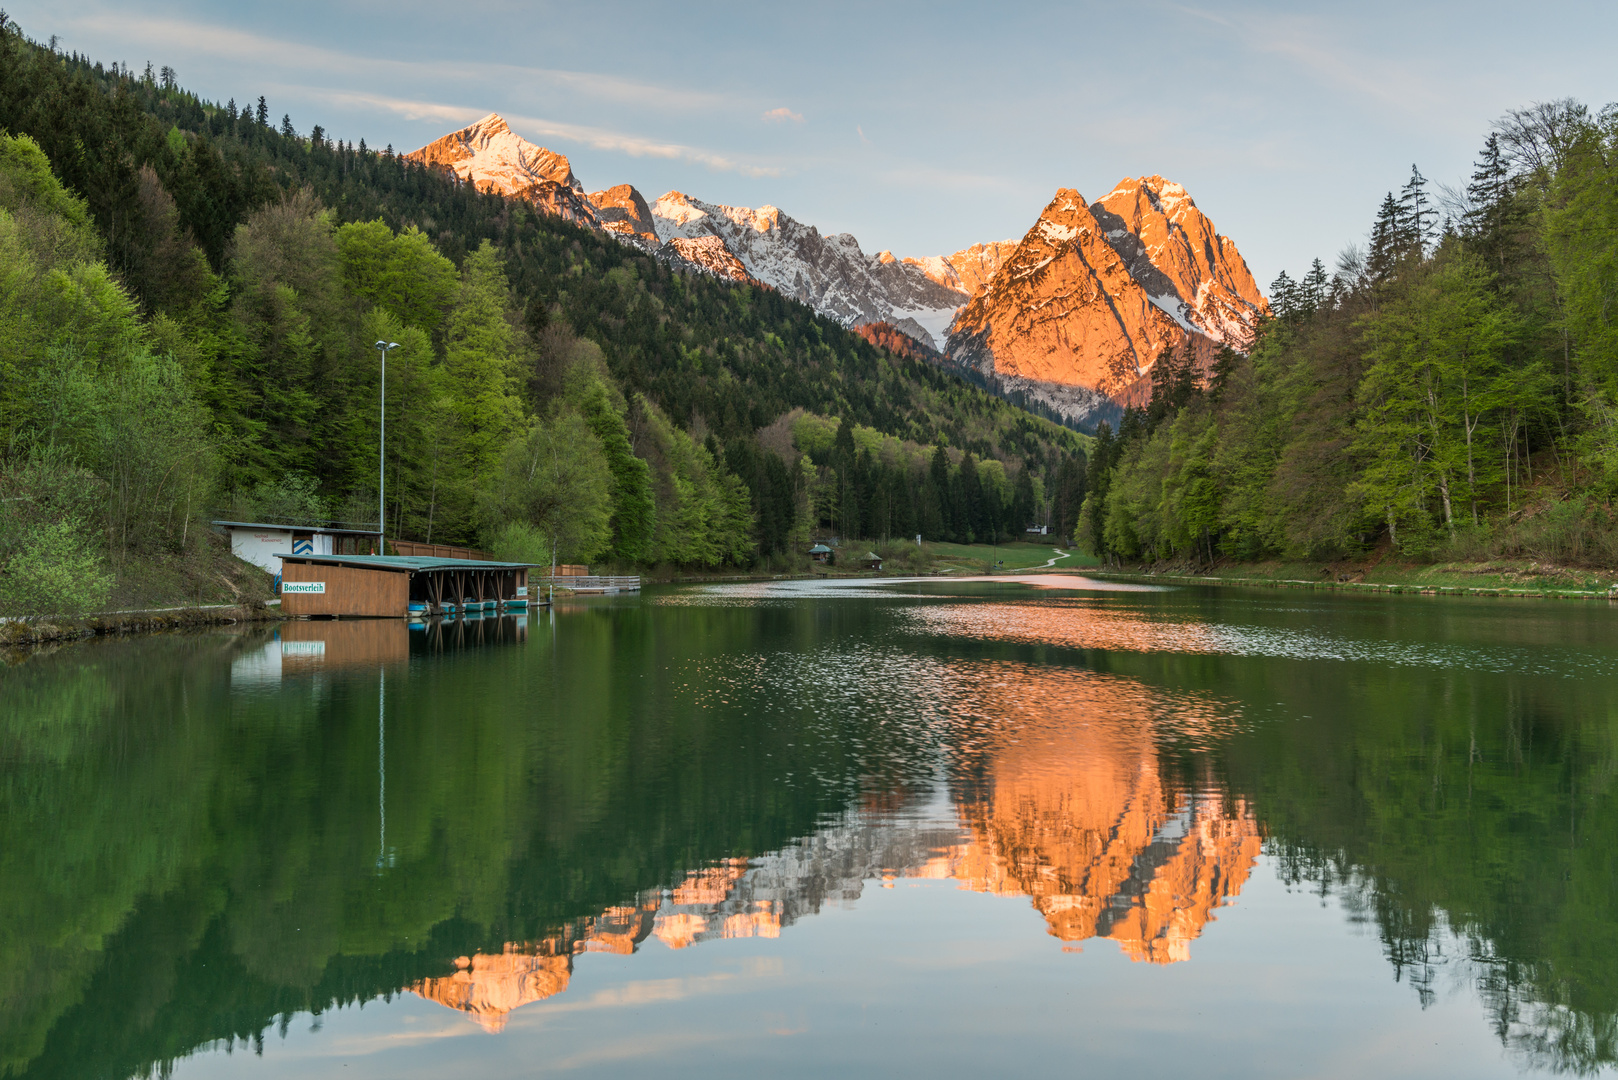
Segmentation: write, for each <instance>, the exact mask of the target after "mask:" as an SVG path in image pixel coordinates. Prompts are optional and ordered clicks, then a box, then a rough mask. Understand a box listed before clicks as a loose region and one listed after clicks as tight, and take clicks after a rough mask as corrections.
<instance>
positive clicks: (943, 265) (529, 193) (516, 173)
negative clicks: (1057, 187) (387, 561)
mask: <svg viewBox="0 0 1618 1080" xmlns="http://www.w3.org/2000/svg"><path fill="white" fill-rule="evenodd" d="M405 156H406V157H407V158H409V159H410V160H413V161H419V162H421V163H422V164H424V165H427V166H429V167H432V168H437V169H441V170H443V171H446V172H449V173H452V174H453V175H454V176H456V177H457V178H458V179H460V180H462V181H465V182H467V183H470V184H473V185H475V186H476V187H477V188H478V189H479V190H480V191H493V192H498V193H500V194H502V195H507V196H511V197H513V198H521V199H526V200H528V201H529V202H531V203H533V204H534V205H535V206H537V207H539V208H540V209H542V210H544V211H547V212H549V213H552V214H556V215H558V216H560V217H562V218H564V219H566V220H568V221H572V222H575V223H577V224H580V225H584V226H587V227H589V228H595V229H602V230H604V231H607V232H611V233H613V234H615V235H616V236H617V237H618V238H619V239H621V240H623V241H625V242H626V243H633V244H635V245H637V246H639V247H642V248H644V249H646V250H647V251H651V252H655V253H656V254H658V255H660V256H661V257H664V258H668V259H673V260H680V261H682V262H684V263H687V264H690V265H691V266H693V267H696V268H699V269H701V270H703V271H705V272H708V273H712V274H717V275H718V276H720V277H726V278H732V279H735V280H737V281H752V282H755V283H758V284H762V285H768V286H769V287H771V288H773V289H777V290H779V291H780V292H782V293H783V294H785V295H787V296H790V297H792V298H793V299H795V300H801V301H802V302H804V303H805V304H808V305H809V306H810V307H812V308H814V309H815V310H816V311H818V312H820V313H821V314H823V315H827V316H830V317H832V318H834V319H837V320H839V321H840V322H842V323H844V324H845V325H849V326H856V325H859V324H862V323H870V322H888V323H892V324H893V325H895V326H897V327H898V328H900V329H901V330H903V331H905V332H906V333H908V334H910V335H911V336H913V337H915V338H916V339H917V340H919V341H921V342H923V343H924V344H926V345H928V346H929V347H931V348H934V349H941V348H942V347H943V345H944V343H945V340H946V339H947V336H948V332H949V324H950V320H952V319H953V318H954V317H955V313H956V312H957V311H959V310H960V308H961V305H963V304H965V303H966V301H967V300H968V299H969V298H970V296H971V293H972V290H973V288H975V287H976V286H977V285H978V284H979V283H981V282H982V281H984V280H986V279H987V278H988V277H989V276H990V275H992V274H993V273H994V270H995V268H996V267H997V266H998V265H999V260H1000V259H1001V258H1003V257H1004V256H1005V255H1006V254H1009V253H1010V252H1011V250H1012V249H1013V247H1014V246H1015V245H1014V244H1012V243H1010V242H1009V241H1007V242H1002V243H995V244H974V245H973V246H972V247H970V248H967V249H965V250H963V251H959V252H956V253H955V254H954V255H946V256H934V257H930V258H925V259H897V258H895V257H894V256H893V255H892V253H890V252H886V251H883V252H878V253H877V254H876V255H867V254H865V252H863V251H862V250H861V249H860V246H859V241H857V240H856V239H855V238H854V237H852V236H850V235H849V234H847V233H841V234H839V235H835V236H823V235H822V234H821V233H820V231H819V230H818V229H816V228H815V227H814V226H812V225H804V224H802V223H801V222H798V221H796V220H794V219H793V218H791V217H790V216H788V215H787V214H785V213H782V212H781V211H780V210H778V209H777V208H775V207H773V206H761V207H759V208H758V209H756V210H755V209H753V208H751V207H745V206H724V205H720V204H717V203H708V202H703V201H701V200H699V199H695V198H692V197H691V196H689V195H686V194H684V193H682V192H678V191H671V192H669V193H668V194H666V195H664V196H663V197H662V198H660V199H658V200H657V202H656V203H655V204H652V205H650V206H648V204H647V202H646V200H645V198H644V197H643V196H642V195H641V193H640V192H639V191H637V190H636V189H635V188H634V187H633V186H632V185H629V184H619V185H617V186H616V187H611V188H607V189H605V190H602V191H595V192H589V193H586V192H585V190H584V186H583V184H581V183H580V182H579V180H578V179H577V178H576V177H575V176H574V175H573V170H572V166H571V165H570V164H569V162H568V160H567V158H566V157H564V156H562V155H561V154H558V153H555V152H554V151H551V150H547V149H545V148H544V147H542V146H536V145H535V144H533V143H531V142H528V141H527V140H526V139H524V138H523V137H522V136H520V135H518V134H517V133H515V132H514V131H512V130H511V127H510V126H509V125H508V124H507V123H506V121H505V120H504V119H502V118H501V117H500V116H499V115H497V114H495V113H490V114H489V115H488V116H485V117H484V118H483V119H481V120H479V121H477V122H476V123H474V124H471V125H469V126H468V127H465V128H462V129H461V130H460V131H456V132H451V133H450V134H448V135H445V136H444V137H443V138H441V139H438V140H437V141H435V142H432V143H430V144H428V145H427V146H424V147H422V148H421V149H420V150H416V151H414V152H412V153H410V154H407V155H405Z"/></svg>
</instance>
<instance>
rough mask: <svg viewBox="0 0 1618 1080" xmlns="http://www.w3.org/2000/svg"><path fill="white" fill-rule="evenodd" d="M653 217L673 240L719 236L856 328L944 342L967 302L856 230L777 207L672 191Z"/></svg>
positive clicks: (761, 272) (783, 284)
mask: <svg viewBox="0 0 1618 1080" xmlns="http://www.w3.org/2000/svg"><path fill="white" fill-rule="evenodd" d="M652 215H653V217H654V218H655V219H656V221H657V234H658V236H660V237H662V238H663V239H664V240H665V241H667V240H672V239H674V238H677V237H684V238H688V239H693V240H694V239H698V238H701V237H716V238H718V239H719V241H720V242H721V243H723V244H724V246H725V248H726V250H728V251H730V252H731V253H732V254H733V255H735V257H736V258H737V259H738V260H739V261H740V262H741V264H742V265H743V266H744V267H746V268H747V272H748V273H749V274H750V275H751V276H752V277H753V278H754V279H755V280H757V281H759V282H760V283H762V284H765V285H768V286H770V287H771V288H774V289H778V290H780V291H781V292H783V293H785V294H786V295H788V296H790V297H792V298H794V299H796V300H801V301H803V302H804V303H805V304H808V305H809V306H810V307H812V308H814V309H815V310H816V311H819V312H820V313H821V314H823V315H829V316H831V317H832V318H834V319H838V320H840V321H841V322H843V323H845V324H847V325H850V326H857V325H860V324H862V323H869V322H889V323H892V324H893V325H895V326H898V327H899V328H900V329H902V330H904V331H905V332H906V333H908V334H911V335H912V336H914V337H916V338H917V339H918V340H920V341H922V342H924V343H926V344H928V345H934V346H936V345H941V344H943V341H944V338H945V335H946V333H947V331H948V327H949V324H950V320H951V319H953V318H954V317H955V312H956V310H957V309H958V308H959V307H960V306H961V305H962V304H963V303H965V302H966V298H967V294H966V293H965V292H964V291H963V290H961V289H960V288H957V287H953V286H950V285H947V284H942V283H940V282H939V281H937V280H934V279H933V278H932V277H929V276H928V274H927V273H926V272H925V271H924V270H923V269H922V268H921V267H920V266H919V265H917V264H915V263H913V262H909V261H904V260H900V259H896V258H894V257H893V254H892V253H891V252H887V251H883V252H879V253H878V254H876V255H867V254H865V252H864V251H862V250H861V249H860V245H859V241H858V240H856V239H854V237H853V236H851V235H849V234H848V233H838V234H837V235H835V236H823V235H821V233H820V230H819V229H816V228H815V227H814V226H813V225H804V224H803V223H801V222H799V221H796V220H794V219H793V218H791V217H789V216H788V215H786V214H784V213H782V212H781V211H780V210H779V209H777V208H776V207H773V206H761V207H759V208H758V209H756V210H755V209H752V208H751V207H746V206H724V205H721V204H716V203H706V202H702V201H701V200H699V199H694V198H692V197H691V196H689V195H687V194H685V193H684V192H679V191H671V192H669V193H668V194H667V195H664V196H663V197H662V198H661V199H658V200H657V202H656V203H655V204H653V206H652Z"/></svg>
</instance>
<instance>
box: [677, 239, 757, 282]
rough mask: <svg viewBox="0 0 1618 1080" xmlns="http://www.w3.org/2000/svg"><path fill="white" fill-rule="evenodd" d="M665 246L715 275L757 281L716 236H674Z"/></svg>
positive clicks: (735, 279) (734, 279) (736, 279)
mask: <svg viewBox="0 0 1618 1080" xmlns="http://www.w3.org/2000/svg"><path fill="white" fill-rule="evenodd" d="M667 246H668V248H669V250H671V251H673V252H674V253H675V254H677V255H679V256H680V258H682V259H684V260H685V261H686V262H689V263H692V264H694V265H696V266H700V267H702V268H703V269H704V270H707V271H708V272H709V273H711V274H714V275H715V276H717V277H722V278H730V279H731V280H732V281H746V282H751V283H754V284H756V283H757V281H758V279H757V278H755V277H753V275H752V274H749V273H748V272H747V267H746V266H745V265H744V264H743V263H742V261H741V260H740V259H738V258H737V257H736V256H734V255H732V254H731V253H730V249H729V248H728V247H726V246H725V242H724V241H723V240H721V239H720V238H719V237H717V236H695V237H693V236H676V237H673V238H671V239H670V240H669V242H668V245H667Z"/></svg>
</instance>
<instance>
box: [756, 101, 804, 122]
mask: <svg viewBox="0 0 1618 1080" xmlns="http://www.w3.org/2000/svg"><path fill="white" fill-rule="evenodd" d="M764 119H765V120H767V121H769V122H770V123H772V124H780V123H784V122H786V121H788V120H791V121H792V122H793V123H794V124H801V123H803V113H795V112H793V111H792V110H791V109H789V108H787V107H786V106H785V105H783V106H781V107H780V108H779V109H771V110H770V111H769V112H767V113H765V114H764Z"/></svg>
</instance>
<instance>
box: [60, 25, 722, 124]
mask: <svg viewBox="0 0 1618 1080" xmlns="http://www.w3.org/2000/svg"><path fill="white" fill-rule="evenodd" d="M64 29H78V30H84V31H90V32H94V33H98V34H103V35H107V36H112V37H117V38H118V39H120V40H121V41H125V42H128V43H129V44H130V45H143V46H148V47H150V48H151V49H153V50H159V51H161V52H163V53H167V54H170V55H172V54H173V53H174V52H175V51H176V49H177V48H178V49H189V50H194V51H197V52H201V53H206V54H207V55H208V56H210V57H212V58H215V59H227V60H228V59H239V60H247V61H251V62H252V63H254V64H255V65H263V64H271V65H273V66H275V67H277V68H280V69H282V70H286V71H318V72H320V73H321V74H322V75H323V76H326V77H330V74H331V72H332V71H348V72H352V73H353V74H354V75H356V76H363V77H387V76H395V77H399V78H403V79H408V80H409V81H411V82H412V83H419V82H422V81H425V80H430V81H433V82H437V83H442V82H444V81H448V80H463V81H467V82H477V83H482V84H488V83H490V82H499V83H504V84H505V85H510V86H525V85H532V84H535V83H538V84H542V85H549V86H553V87H558V88H562V89H567V90H572V91H574V92H576V93H578V94H580V95H581V96H584V97H588V98H592V99H595V100H598V101H608V102H613V103H617V104H628V105H635V106H639V107H648V108H656V109H659V110H662V111H675V112H679V111H697V110H725V109H733V108H734V107H735V105H736V102H735V101H734V100H733V99H731V98H728V97H726V96H724V95H721V94H714V93H708V92H706V91H701V90H691V89H688V88H685V87H678V86H658V85H654V84H650V83H642V82H636V81H635V80H633V79H625V78H621V77H619V76H616V75H602V74H598V73H595V72H588V71H568V70H564V69H560V68H545V67H530V66H526V65H520V64H500V63H491V62H488V61H483V60H480V61H477V62H475V63H461V62H457V61H445V60H426V61H423V60H415V59H408V60H406V59H398V58H394V57H380V56H368V55H366V54H364V53H350V52H344V51H342V50H338V49H330V48H325V47H322V46H319V45H312V44H308V43H305V42H301V41H287V40H283V39H280V38H275V37H269V36H265V35H261V34H252V33H248V32H245V31H242V30H234V29H231V28H230V27H226V26H218V25H214V24H212V23H199V22H191V21H186V20H179V19H153V18H145V17H137V16H132V15H125V14H121V13H98V14H95V15H85V16H82V17H80V18H77V19H72V20H69V22H68V24H67V26H66V27H64Z"/></svg>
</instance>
